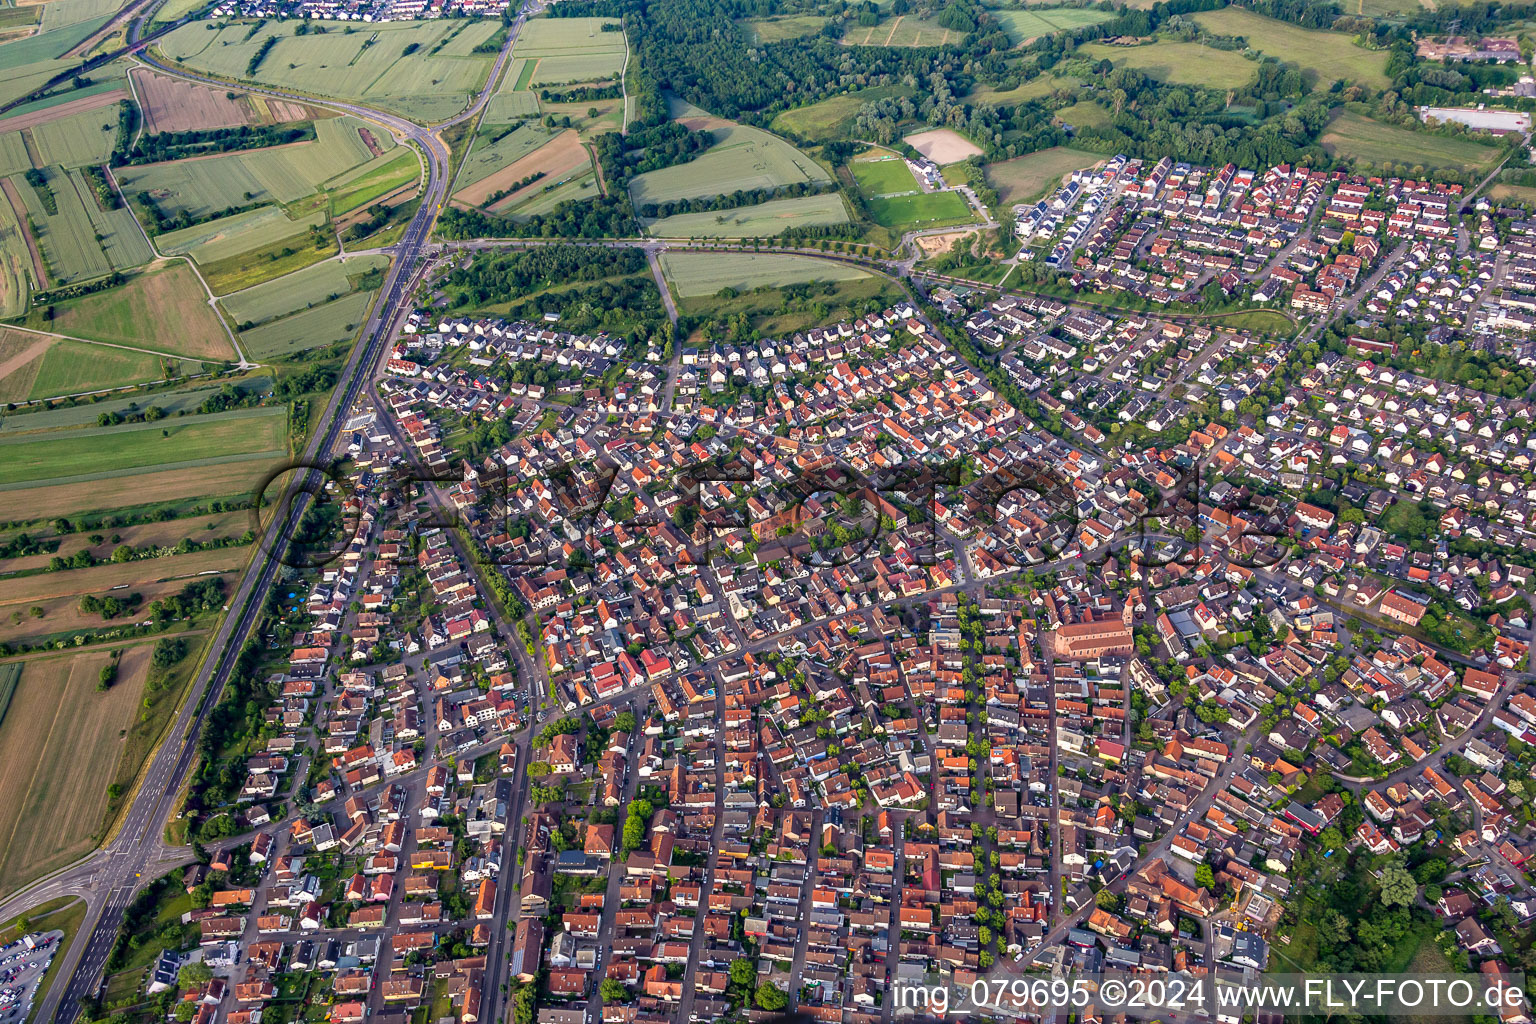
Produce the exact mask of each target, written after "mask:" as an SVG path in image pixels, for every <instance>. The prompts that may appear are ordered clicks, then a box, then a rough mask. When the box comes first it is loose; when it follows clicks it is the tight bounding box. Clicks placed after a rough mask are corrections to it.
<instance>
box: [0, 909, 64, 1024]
mask: <svg viewBox="0 0 1536 1024" xmlns="http://www.w3.org/2000/svg"><path fill="white" fill-rule="evenodd" d="M63 937H64V933H63V932H61V931H51V932H33V933H32V934H31V935H28V936H25V937H23V938H20V939H17V940H16V941H15V942H10V943H7V944H6V945H5V946H3V947H0V1024H16V1022H18V1021H23V1020H26V1019H27V1014H29V1013H31V1012H32V1003H33V1000H35V999H36V998H37V986H38V985H39V984H40V983H41V982H42V980H43V975H44V974H47V973H48V965H49V964H51V963H53V958H54V955H55V954H57V953H58V951H59V940H60V939H62V938H63ZM28 940H30V944H29V941H28Z"/></svg>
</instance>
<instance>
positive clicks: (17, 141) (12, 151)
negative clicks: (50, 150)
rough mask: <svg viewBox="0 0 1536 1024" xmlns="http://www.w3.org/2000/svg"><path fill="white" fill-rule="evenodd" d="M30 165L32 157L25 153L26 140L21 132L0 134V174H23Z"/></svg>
mask: <svg viewBox="0 0 1536 1024" xmlns="http://www.w3.org/2000/svg"><path fill="white" fill-rule="evenodd" d="M31 167H32V158H31V157H30V156H28V155H27V140H26V139H25V138H23V137H22V134H21V132H19V131H17V132H6V133H5V134H4V135H0V175H4V176H7V177H9V176H10V175H12V174H25V173H26V172H27V171H28V170H29V169H31Z"/></svg>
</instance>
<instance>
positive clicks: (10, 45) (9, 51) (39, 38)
mask: <svg viewBox="0 0 1536 1024" xmlns="http://www.w3.org/2000/svg"><path fill="white" fill-rule="evenodd" d="M106 22H107V18H106V16H102V17H98V18H92V19H89V20H86V21H80V22H77V23H75V24H72V25H64V26H62V27H59V28H55V29H52V30H49V31H40V32H38V33H37V34H35V35H30V36H26V37H24V38H21V39H13V40H11V41H10V42H7V43H0V103H9V102H11V101H13V100H16V99H20V98H21V97H22V96H25V95H26V94H27V93H29V92H31V91H33V90H34V89H37V88H38V87H40V86H41V85H42V84H43V83H44V82H46V81H48V79H50V78H52V77H53V76H55V75H57V74H60V73H63V72H68V71H70V70H71V69H73V68H76V67H78V66H79V65H80V64H81V63H83V58H80V57H65V56H64V54H65V53H67V52H69V51H70V50H72V49H74V48H75V47H76V46H77V45H79V44H80V43H81V42H83V41H84V40H85V39H86V38H87V37H89V36H90V35H91V34H92V33H94V32H95V31H96V30H97V29H99V28H101V27H102V26H103V25H105V24H106Z"/></svg>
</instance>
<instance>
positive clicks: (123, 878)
mask: <svg viewBox="0 0 1536 1024" xmlns="http://www.w3.org/2000/svg"><path fill="white" fill-rule="evenodd" d="M145 17H146V15H142V14H141V15H140V16H139V18H138V19H136V20H135V21H134V22H133V23H132V24H131V25H130V27H129V44H130V48H139V47H142V46H143V45H144V44H145V43H147V42H148V41H150V39H151V38H152V37H145V38H142V39H141V37H140V32H141V30H142V27H143V22H144V19H145ZM525 17H526V15H525V14H519V15H518V17H517V19H516V20H515V21H514V22H513V24H512V27H511V31H510V32H509V33H508V35H507V40H506V43H505V45H504V46H503V47H502V50H501V52H500V54H498V55H497V58H496V62H495V64H494V65H493V67H492V69H491V74H490V76H489V78H488V79H487V81H486V85H485V88H484V89H483V90H482V92H481V93H480V95H479V97H478V98H477V99H476V101H475V102H474V103H473V104H472V105H471V106H470V107H469V108H468V109H466V110H465V111H464V112H463V113H461V114H459V115H458V116H457V117H455V118H452V119H451V120H449V121H445V122H443V123H441V124H438V125H434V126H431V127H424V126H421V125H418V124H415V123H413V122H410V121H407V120H405V119H403V118H400V117H396V116H393V115H390V114H384V113H381V112H379V111H375V110H372V109H369V108H366V107H361V106H357V105H355V104H346V103H324V104H322V105H324V106H327V107H332V108H334V109H337V110H341V111H344V112H346V113H349V114H353V115H355V116H357V117H360V118H363V119H365V120H368V121H370V122H372V123H374V124H378V125H381V126H383V127H385V128H387V129H388V130H389V131H391V132H392V133H394V134H395V135H396V136H397V138H399V139H401V140H402V141H409V142H414V143H416V144H417V145H419V146H420V147H421V148H422V149H423V150H424V151H425V153H426V157H427V167H426V169H427V181H426V185H425V188H424V190H423V197H422V203H421V207H420V209H419V210H418V211H417V213H416V215H415V217H413V218H412V220H411V222H410V224H409V225H407V227H406V229H405V233H404V234H403V235H402V237H401V239H400V241H399V243H397V245H396V246H395V257H396V258H395V260H394V261H393V262H392V264H391V265H390V269H389V271H388V273H387V274H386V276H385V280H384V286H383V288H382V289H381V297H380V299H379V301H378V302H377V303H376V305H375V307H374V310H373V314H372V316H371V317H370V318H369V320H368V323H367V324H366V325H365V326H364V329H363V332H362V335H361V336H362V338H363V343H362V344H361V345H360V346H358V347H357V348H356V349H355V350H354V351H353V353H352V355H351V357H350V358H349V359H348V361H347V364H346V366H345V368H344V369H343V370H342V373H341V376H340V379H339V381H338V384H337V388H336V390H335V392H334V393H333V395H332V398H331V401H330V404H329V405H328V406H327V408H326V411H325V414H324V417H323V418H322V420H321V422H322V424H323V425H322V427H321V429H320V430H318V431H317V432H316V434H315V436H314V437H313V438H312V440H311V441H310V444H309V445H308V447H307V448H306V449H305V451H304V453H303V458H302V459H301V460H299V464H300V466H303V465H314V464H318V463H320V462H322V461H323V460H324V459H325V458H326V457H327V456H328V455H329V454H330V453H331V452H332V451H333V449H334V446H335V442H336V440H337V437H338V435H339V434H340V433H341V427H342V425H343V423H344V422H345V419H346V414H347V412H348V411H349V410H350V409H352V408H353V407H354V406H355V405H356V403H357V402H358V400H359V398H360V397H362V395H363V394H364V388H365V385H366V384H367V382H368V381H369V380H371V379H372V377H373V375H374V373H376V372H377V370H378V368H379V367H380V366H381V365H382V363H383V361H384V360H385V359H386V358H387V356H388V347H389V346H388V342H389V339H390V337H391V331H392V329H393V327H394V325H395V324H396V322H397V321H398V320H399V319H400V318H401V317H402V316H403V315H404V313H405V312H408V311H409V310H408V300H409V298H410V294H411V288H412V287H413V284H414V280H415V278H416V275H417V273H418V272H419V270H420V269H421V266H422V259H423V255H424V251H425V249H426V245H427V241H428V239H429V238H430V236H431V232H432V227H433V225H434V224H435V222H436V219H437V215H438V213H439V212H440V211H441V209H442V206H443V204H444V202H445V200H446V198H447V191H448V186H449V173H448V172H449V169H450V154H449V151H448V147H447V145H446V144H444V142H443V140H442V138H441V135H440V133H441V131H442V130H443V129H445V128H448V127H451V126H453V125H455V124H458V123H460V122H463V121H466V120H469V119H470V118H474V117H478V116H479V114H480V111H481V110H482V109H483V108H484V106H485V103H486V102H487V101H488V100H489V98H490V95H491V93H492V91H493V90H494V88H495V86H496V82H497V79H498V78H499V76H500V74H501V72H502V70H503V68H504V67H505V65H506V61H507V58H508V56H509V55H510V53H511V49H512V45H513V43H514V42H515V41H516V39H517V36H518V32H519V31H520V29H521V28H522V25H523V23H524V21H525ZM141 59H142V60H144V62H145V63H147V64H150V65H151V66H153V67H155V68H156V69H157V70H160V71H163V72H165V73H167V74H170V75H173V76H175V77H178V78H184V79H188V80H192V81H201V82H204V83H208V84H213V85H220V86H223V85H228V84H229V83H227V82H221V81H219V80H217V79H214V78H211V77H207V76H201V75H196V74H193V73H191V72H187V71H184V70H181V69H178V68H173V67H168V66H166V65H164V64H163V63H161V62H160V61H159V60H158V59H156V58H155V57H154V56H152V55H149V54H142V55H141ZM241 87H242V88H243V89H246V90H247V91H250V92H254V93H260V94H262V95H267V96H274V97H277V98H281V99H292V100H296V101H301V102H306V103H311V104H313V103H314V102H315V101H314V100H313V99H312V98H310V97H305V96H300V95H298V94H294V93H287V92H283V91H281V90H275V89H263V88H259V87H253V86H244V85H242V86H241ZM291 476H292V478H293V480H292V483H290V485H289V488H288V490H287V492H286V499H285V501H284V502H282V503H278V504H276V505H275V506H274V507H275V508H278V509H284V510H285V514H279V515H274V516H273V517H272V519H271V521H270V522H269V523H268V524H267V526H266V528H265V530H263V531H262V532H261V541H260V545H259V548H258V553H257V555H256V562H255V564H254V565H253V567H252V569H251V570H250V571H248V572H247V573H246V574H245V576H244V577H243V579H242V580H241V583H240V585H239V587H238V588H237V589H236V591H235V594H234V596H233V597H232V598H231V600H230V602H229V605H228V608H229V609H230V612H231V614H229V615H228V616H226V617H225V619H224V622H223V623H222V624H221V625H220V627H219V629H218V632H217V633H216V635H215V637H214V641H213V647H212V654H211V655H210V657H209V658H208V659H207V661H206V662H205V663H204V665H203V667H202V668H201V670H200V671H199V672H198V674H197V677H196V678H195V679H194V680H193V682H192V685H191V687H190V689H189V691H188V695H187V700H186V702H185V703H184V705H183V706H182V708H181V710H180V712H179V713H178V715H177V717H176V720H175V722H174V723H173V725H172V728H171V730H170V731H169V732H168V733H167V739H166V741H165V742H164V743H162V744H161V746H160V748H159V750H158V751H157V752H156V753H155V755H154V757H153V759H152V760H151V761H150V763H149V766H148V768H147V770H146V772H145V775H144V778H143V781H142V783H141V784H140V786H139V788H138V790H137V792H136V793H135V794H134V796H133V799H132V803H131V804H130V805H129V808H128V810H127V812H126V814H125V815H124V818H123V822H122V825H121V827H120V828H119V830H118V832H117V835H116V836H115V837H114V838H113V839H112V840H111V841H110V842H108V843H107V844H106V845H105V846H104V847H102V849H100V850H98V851H96V853H94V854H92V855H91V856H89V857H86V858H84V859H82V860H81V861H79V862H77V863H76V864H74V865H72V866H71V867H68V868H66V869H64V870H63V871H61V872H59V873H57V874H55V875H53V876H51V877H49V878H46V879H44V880H42V881H40V882H38V883H36V884H34V885H33V886H31V887H30V888H28V889H26V890H24V891H22V892H20V893H18V894H16V895H14V896H12V897H11V898H9V899H8V900H6V901H5V902H4V903H3V904H0V915H3V916H6V917H9V916H11V915H12V914H16V913H21V912H22V911H25V910H28V909H30V908H32V907H35V906H37V905H38V904H40V903H43V902H46V901H47V900H49V899H53V898H56V897H57V896H60V895H66V894H68V895H79V896H82V897H83V898H84V899H85V901H86V904H87V913H86V920H85V925H84V931H85V933H86V936H87V937H86V938H85V939H84V941H76V942H75V943H73V944H72V946H71V948H70V949H69V950H68V951H67V952H66V954H65V957H64V962H63V963H62V964H61V965H60V977H61V978H62V979H67V980H66V981H64V982H63V983H62V984H55V985H53V986H52V987H51V990H50V992H49V993H48V995H47V996H46V997H45V999H44V1001H43V1004H42V1006H41V1007H40V1009H41V1014H40V1019H43V1020H57V1021H61V1022H64V1024H68V1022H70V1021H73V1020H74V1019H75V1018H76V1016H78V1015H79V1012H80V1003H81V1000H82V999H84V998H85V997H86V996H88V995H91V994H93V993H95V992H97V991H98V990H99V986H100V984H101V982H102V968H103V965H104V964H105V961H106V957H107V954H108V953H109V952H110V951H111V948H112V943H113V942H114V940H115V938H116V935H117V931H118V928H119V927H120V925H121V923H122V915H123V910H124V908H125V907H126V906H127V905H128V903H129V902H130V901H131V900H132V898H133V896H134V894H135V893H136V892H137V891H138V890H139V889H140V888H142V887H143V886H145V885H147V884H149V882H151V881H152V880H153V879H154V878H156V877H158V876H159V875H160V874H162V873H163V872H164V871H165V870H167V869H168V868H170V867H173V866H175V865H177V864H186V863H189V862H190V861H191V860H192V859H193V858H192V855H191V852H190V851H189V850H187V849H186V848H179V849H173V848H169V847H167V846H166V844H165V843H164V840H163V838H162V836H163V830H164V826H165V823H166V821H167V820H168V819H169V817H170V816H171V814H172V813H173V812H174V811H175V808H176V804H177V800H178V794H179V793H180V791H181V789H182V787H183V785H184V784H185V783H186V781H187V777H188V773H189V772H190V770H191V768H192V766H193V764H194V763H195V761H196V752H197V742H198V738H199V737H200V735H201V733H202V728H203V726H204V725H205V724H206V722H207V718H208V714H209V712H210V711H211V710H212V708H213V706H214V705H215V704H216V703H217V699H218V695H219V693H220V692H221V691H222V690H223V688H224V685H225V683H226V682H228V680H229V677H230V674H231V672H232V671H233V669H234V666H235V662H236V658H237V657H238V654H239V651H240V648H241V645H242V644H243V643H244V641H245V639H246V637H248V636H249V634H250V632H251V629H252V628H253V626H254V625H255V622H256V620H257V619H258V617H259V616H260V612H261V608H262V605H263V603H264V599H265V597H266V594H267V591H268V589H269V588H270V587H271V586H272V584H273V582H274V581H275V580H276V579H277V576H278V571H279V568H280V565H279V562H278V560H277V559H276V558H275V557H273V553H274V552H283V551H286V549H287V547H288V543H289V540H290V538H291V537H292V534H293V529H294V527H295V526H296V525H297V523H298V522H299V519H300V518H301V517H302V515H303V512H304V509H305V508H306V506H307V503H308V500H309V497H310V495H309V494H308V493H306V492H305V491H304V490H303V488H304V487H307V486H313V485H314V481H315V480H316V479H317V476H318V474H317V473H315V472H314V471H311V470H303V469H301V470H300V471H299V472H295V473H293V474H291Z"/></svg>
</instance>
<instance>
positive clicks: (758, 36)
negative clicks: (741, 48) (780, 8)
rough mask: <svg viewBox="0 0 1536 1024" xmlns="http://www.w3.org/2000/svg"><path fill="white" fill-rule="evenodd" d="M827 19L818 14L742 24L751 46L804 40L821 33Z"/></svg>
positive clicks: (793, 15)
mask: <svg viewBox="0 0 1536 1024" xmlns="http://www.w3.org/2000/svg"><path fill="white" fill-rule="evenodd" d="M826 23H827V19H826V18H824V17H822V16H820V15H818V14H789V15H784V16H783V17H778V18H760V19H758V20H757V21H749V22H746V23H744V24H743V26H742V27H743V29H744V30H745V31H746V37H747V41H748V42H749V43H750V44H751V45H753V46H762V45H765V44H767V43H782V42H783V41H784V40H786V39H804V38H805V37H806V36H813V35H815V34H816V33H817V32H820V31H821V27H822V26H823V25H825V24H826Z"/></svg>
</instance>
